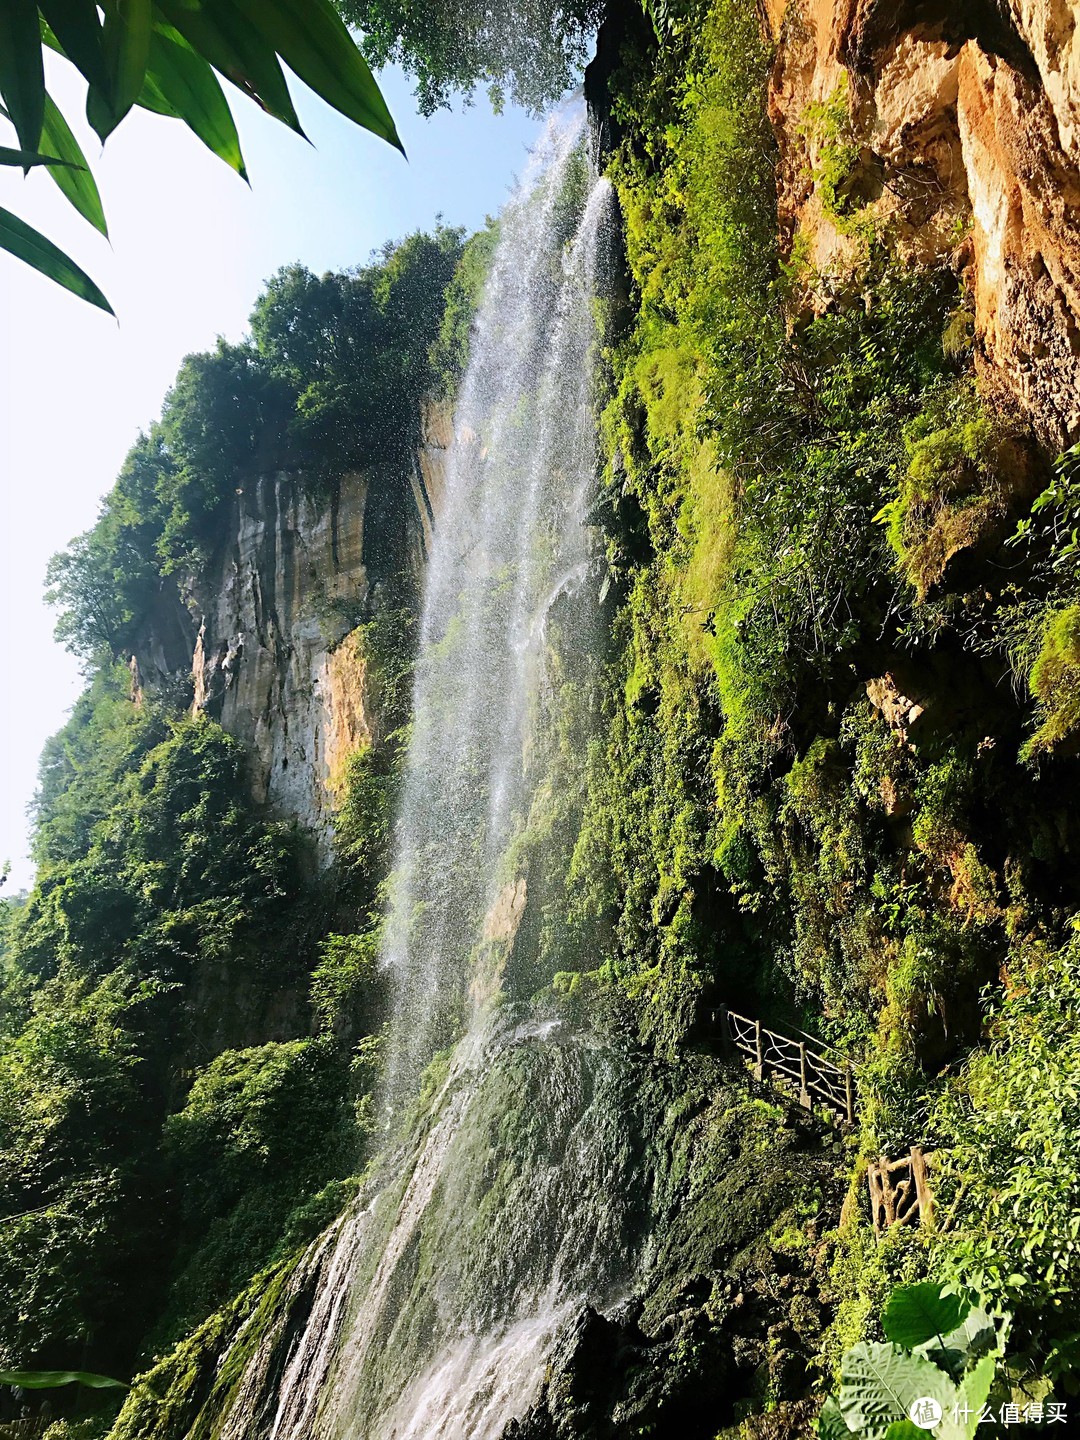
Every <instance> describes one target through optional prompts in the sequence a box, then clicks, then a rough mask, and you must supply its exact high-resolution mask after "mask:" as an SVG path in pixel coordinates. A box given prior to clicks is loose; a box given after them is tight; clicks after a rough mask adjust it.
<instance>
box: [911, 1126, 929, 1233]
mask: <svg viewBox="0 0 1080 1440" xmlns="http://www.w3.org/2000/svg"><path fill="white" fill-rule="evenodd" d="M911 1178H912V1179H913V1180H914V1181H915V1194H916V1196H917V1198H918V1202H919V1224H920V1225H932V1224H933V1223H934V1196H933V1192H932V1191H931V1189H930V1177H929V1176H928V1174H927V1172H926V1156H925V1155H924V1154H923V1152H922V1146H921V1145H912V1147H911Z"/></svg>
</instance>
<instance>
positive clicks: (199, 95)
mask: <svg viewBox="0 0 1080 1440" xmlns="http://www.w3.org/2000/svg"><path fill="white" fill-rule="evenodd" d="M46 48H48V49H50V50H54V51H56V52H57V53H58V54H60V55H63V56H65V57H66V58H67V59H68V60H70V61H71V63H72V64H73V65H74V66H75V68H76V69H77V70H78V71H79V73H80V74H81V75H82V77H83V78H84V79H85V81H86V83H87V96H86V116H87V119H88V120H89V122H90V124H91V126H92V127H93V129H94V130H95V131H96V133H97V135H98V136H99V138H100V139H101V141H102V143H104V142H105V141H106V140H107V139H108V137H109V136H110V135H111V134H112V133H113V131H114V130H115V129H116V128H117V126H118V125H120V124H121V123H122V121H123V120H124V119H125V118H126V117H127V115H129V114H130V112H131V111H132V109H133V108H136V107H139V108H142V109H144V110H149V111H152V112H153V113H154V114H157V115H165V116H169V117H172V118H174V119H179V120H183V121H184V122H185V124H187V125H188V126H189V128H190V129H192V130H193V131H194V132H195V134H196V135H197V136H198V137H199V139H200V140H201V141H202V142H203V144H204V145H206V146H207V148H208V149H210V150H211V151H213V153H214V154H215V155H217V156H218V157H219V158H220V159H221V160H223V161H224V162H225V163H226V164H227V165H229V166H230V167H231V168H232V169H233V170H235V171H236V172H237V174H238V175H240V176H241V177H242V178H244V179H245V180H246V179H247V172H246V170H245V167H244V158H243V155H242V154H241V150H240V140H239V136H238V135H237V131H236V124H235V121H234V120H233V116H232V112H231V110H230V108H229V102H228V100H227V99H226V96H225V92H224V90H223V89H222V86H221V84H220V82H219V80H218V78H217V76H218V75H221V76H222V77H223V78H224V79H226V80H228V81H229V82H230V83H231V84H232V85H234V86H235V87H236V88H237V89H239V90H241V91H243V93H244V94H245V95H247V96H248V97H249V99H252V100H254V101H255V102H256V104H257V105H259V106H260V107H261V108H262V109H263V110H265V111H266V113H267V114H268V115H272V116H273V117H274V118H275V119H276V120H280V121H281V123H282V124H283V125H287V126H288V127H289V128H290V129H291V130H295V131H296V133H297V134H298V135H303V133H304V132H303V130H302V129H301V127H300V121H299V119H298V118H297V114H296V110H295V108H294V107H293V103H292V99H291V97H290V95H289V88H288V85H287V83H286V80H285V75H284V72H283V70H282V63H284V64H285V65H286V66H287V67H288V68H289V69H290V70H291V71H292V72H293V74H295V75H296V76H298V77H299V78H300V79H301V80H303V81H304V83H305V84H307V85H309V86H310V87H311V89H312V90H314V91H315V92H316V94H318V95H320V96H322V98H323V99H324V100H325V101H326V102H327V103H328V104H330V105H332V106H333V107H334V109H335V110H338V111H339V112H340V113H341V114H342V115H345V116H346V117H347V118H348V119H350V120H352V121H353V122H354V123H355V124H357V125H359V126H361V127H362V128H363V129H365V130H370V131H371V132H372V134H375V135H378V136H379V137H380V138H382V139H383V140H386V141H388V142H389V143H390V144H391V145H394V146H396V147H397V149H399V150H401V149H402V146H401V141H400V140H399V139H398V134H397V130H396V129H395V127H394V122H393V119H392V117H391V115H390V112H389V110H388V109H387V107H386V102H385V101H384V99H383V97H382V94H381V92H380V90H379V87H378V85H377V84H376V83H375V80H374V78H373V76H372V74H371V71H370V69H369V68H368V64H367V61H366V60H365V59H364V57H363V56H362V55H361V53H360V51H359V50H358V49H357V46H356V44H355V43H354V41H353V39H352V37H351V36H350V34H349V32H348V30H347V29H346V27H345V24H344V22H343V21H342V20H341V18H340V16H339V15H338V13H337V11H336V10H335V9H334V7H333V5H332V4H331V3H330V0H156V3H155V0H102V3H100V4H98V3H95V0H41V3H40V4H36V3H33V0H0V96H2V98H3V104H2V105H0V115H2V117H3V118H4V119H5V120H7V121H8V122H9V123H10V125H11V126H12V128H13V129H14V131H15V138H16V141H17V144H16V146H15V147H12V146H3V147H0V165H4V166H14V167H18V168H21V169H22V170H23V172H24V174H25V173H28V172H29V171H30V170H31V169H33V168H36V167H38V166H44V167H46V169H47V170H48V173H49V174H50V175H51V176H52V177H53V179H54V180H55V181H56V184H57V185H58V186H59V188H60V190H61V191H62V192H63V194H64V195H65V196H66V197H67V199H68V200H69V201H70V202H71V204H72V205H74V207H75V209H76V210H78V212H79V214H80V215H82V217H83V218H84V219H85V220H86V221H87V222H88V223H89V224H91V225H92V226H93V227H94V228H95V229H96V230H98V231H100V232H101V234H103V235H106V234H107V233H108V230H107V226H106V223H105V214H104V209H103V207H102V204H101V197H100V195H99V193H98V189H97V185H96V184H95V182H94V177H93V175H92V174H91V171H90V167H89V165H88V164H87V161H86V157H85V155H84V154H83V152H82V150H81V148H80V146H79V144H78V142H77V140H76V139H75V137H74V135H73V134H72V132H71V128H70V126H69V125H68V124H67V121H66V120H65V119H64V117H63V115H62V114H61V113H60V110H59V109H58V108H57V106H56V104H55V103H54V102H53V100H52V98H51V96H50V95H49V94H48V92H47V91H46V88H45V70H44V62H43V54H44V50H45V49H46ZM215 71H216V72H217V74H215ZM403 153H404V152H403ZM0 249H4V250H7V251H8V253H9V254H11V255H14V256H16V257H17V258H18V259H20V260H23V261H24V262H25V263H26V264H28V265H30V266H32V267H33V268H34V269H35V270H39V271H40V272H41V273H42V274H44V275H47V276H48V277H49V278H50V279H52V280H55V281H56V282H57V284H59V285H62V286H64V287H65V288H66V289H68V290H71V291H72V292H73V293H74V294H76V295H79V296H81V297H82V298H83V299H84V300H87V301H89V303H90V304H92V305H96V306H98V307H100V308H101V309H102V310H106V311H108V312H109V314H112V313H113V311H112V307H111V306H110V304H109V302H108V300H107V299H106V298H105V296H104V295H103V294H102V292H101V290H99V288H98V287H97V285H96V284H95V283H94V281H93V280H91V278H90V277H89V276H88V275H87V274H86V273H85V271H83V270H81V269H80V268H79V266H78V265H76V264H75V263H74V261H72V260H71V259H69V258H68V256H67V255H65V254H64V253H63V251H61V250H60V249H58V248H57V246H56V245H54V244H53V242H52V241H51V240H49V239H48V238H47V237H46V236H44V235H42V234H40V233H39V232H38V231H37V230H35V229H34V228H33V227H32V226H30V225H28V224H26V222H25V221H24V220H21V219H20V218H19V217H18V216H17V215H14V214H12V213H11V211H9V210H5V209H3V208H0Z"/></svg>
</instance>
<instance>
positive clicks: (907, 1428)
mask: <svg viewBox="0 0 1080 1440" xmlns="http://www.w3.org/2000/svg"><path fill="white" fill-rule="evenodd" d="M929 1433H930V1432H929V1431H927V1430H924V1429H923V1428H922V1426H921V1425H916V1424H915V1422H914V1420H894V1421H893V1422H892V1424H891V1425H890V1426H889V1428H888V1429H887V1430H886V1431H885V1440H926V1437H927V1435H928V1434H929Z"/></svg>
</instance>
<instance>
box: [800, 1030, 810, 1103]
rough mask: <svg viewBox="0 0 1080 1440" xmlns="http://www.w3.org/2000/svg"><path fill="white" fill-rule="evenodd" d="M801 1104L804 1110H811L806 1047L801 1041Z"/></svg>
mask: <svg viewBox="0 0 1080 1440" xmlns="http://www.w3.org/2000/svg"><path fill="white" fill-rule="evenodd" d="M799 1104H800V1105H801V1106H802V1107H803V1109H804V1110H809V1109H810V1075H809V1069H808V1066H807V1061H806V1045H805V1043H804V1042H803V1041H802V1040H800V1041H799Z"/></svg>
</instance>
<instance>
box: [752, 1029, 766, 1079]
mask: <svg viewBox="0 0 1080 1440" xmlns="http://www.w3.org/2000/svg"><path fill="white" fill-rule="evenodd" d="M754 1062H755V1063H754V1079H755V1080H764V1079H765V1049H764V1047H763V1045H762V1043H761V1021H760V1020H755V1021H754Z"/></svg>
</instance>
